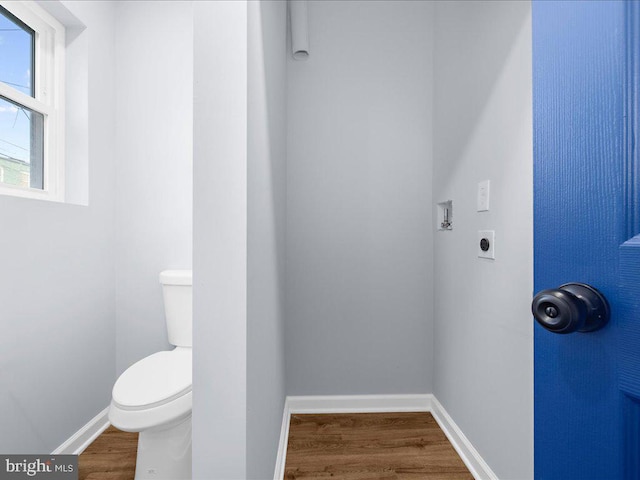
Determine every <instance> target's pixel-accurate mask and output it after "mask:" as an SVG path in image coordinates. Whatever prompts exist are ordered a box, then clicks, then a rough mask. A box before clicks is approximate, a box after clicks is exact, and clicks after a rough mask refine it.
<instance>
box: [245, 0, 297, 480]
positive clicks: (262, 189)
mask: <svg viewBox="0 0 640 480" xmlns="http://www.w3.org/2000/svg"><path fill="white" fill-rule="evenodd" d="M286 7H287V5H286V2H284V1H270V2H250V3H249V9H248V15H249V18H248V47H249V48H248V59H247V62H248V63H247V65H248V66H247V69H248V102H249V103H248V139H247V141H248V173H247V174H248V178H247V182H248V198H247V202H248V205H247V209H248V212H247V216H248V217H247V221H248V226H247V235H248V239H247V248H248V251H247V262H248V264H247V265H248V271H247V478H250V479H266V478H271V477H273V469H274V466H275V460H276V453H277V449H278V438H279V435H280V425H281V423H282V409H283V406H284V397H285V386H284V331H283V330H284V240H285V238H284V235H285V194H286V185H285V180H286V179H285V159H286V109H285V101H286V98H285V92H286V85H287V79H286V63H285V62H286V32H287V29H286V26H287V25H286V21H287V10H286Z"/></svg>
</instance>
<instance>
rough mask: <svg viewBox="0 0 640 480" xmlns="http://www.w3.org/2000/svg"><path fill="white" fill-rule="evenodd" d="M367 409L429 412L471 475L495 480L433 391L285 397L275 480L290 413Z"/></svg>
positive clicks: (281, 473) (282, 464)
mask: <svg viewBox="0 0 640 480" xmlns="http://www.w3.org/2000/svg"><path fill="white" fill-rule="evenodd" d="M367 412H431V414H432V415H433V417H434V418H435V420H436V422H438V425H440V428H441V429H442V430H443V431H444V433H445V435H446V436H447V438H448V439H449V441H450V442H451V444H452V445H453V448H455V450H456V452H458V455H460V458H462V461H463V462H464V464H465V465H466V466H467V468H468V469H469V471H470V472H471V474H472V475H473V477H474V478H475V479H476V480H498V477H497V476H496V475H495V473H493V471H492V470H491V468H489V465H487V463H486V462H485V461H484V460H483V459H482V457H481V456H480V454H479V453H478V451H477V450H476V449H475V448H474V447H473V445H472V444H471V442H470V441H469V439H468V438H467V437H466V436H465V435H464V433H462V430H460V428H459V427H458V426H457V425H456V424H455V422H454V421H453V419H452V418H451V417H450V416H449V414H448V413H447V412H446V410H445V409H444V407H443V406H442V405H441V404H440V402H438V400H437V399H436V398H435V397H434V396H433V395H432V394H417V395H339V396H336V395H322V396H294V397H287V398H286V400H285V403H284V412H283V415H282V428H281V430H280V443H279V446H278V455H277V458H276V468H275V472H274V476H273V478H274V480H283V478H284V468H285V464H286V460H287V442H288V439H289V419H290V417H291V414H293V413H367Z"/></svg>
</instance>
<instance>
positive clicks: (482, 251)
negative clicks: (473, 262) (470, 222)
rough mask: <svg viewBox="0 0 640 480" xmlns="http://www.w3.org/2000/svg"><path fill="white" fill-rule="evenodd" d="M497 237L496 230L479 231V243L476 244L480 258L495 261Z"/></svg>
mask: <svg viewBox="0 0 640 480" xmlns="http://www.w3.org/2000/svg"><path fill="white" fill-rule="evenodd" d="M495 237H496V232H495V231H494V230H478V243H477V244H476V248H477V249H478V257H480V258H489V259H491V260H495V258H496V251H495V248H496V247H495V244H496V241H495V240H496V239H495Z"/></svg>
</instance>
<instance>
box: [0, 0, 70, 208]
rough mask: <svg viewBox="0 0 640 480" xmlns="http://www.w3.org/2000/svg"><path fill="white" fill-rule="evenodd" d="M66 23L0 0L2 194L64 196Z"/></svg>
mask: <svg viewBox="0 0 640 480" xmlns="http://www.w3.org/2000/svg"><path fill="white" fill-rule="evenodd" d="M64 37H65V31H64V27H63V26H62V25H61V24H60V23H59V22H58V21H57V20H55V19H54V18H53V17H51V15H49V14H48V13H47V12H45V11H44V10H43V9H42V8H40V7H39V6H38V5H36V4H33V3H31V2H29V3H27V2H17V1H13V2H4V1H0V171H1V172H2V175H1V176H0V193H2V194H9V195H17V196H26V197H32V198H42V199H49V200H58V201H62V200H63V199H64V169H63V165H64V164H63V160H64V158H63V156H64V128H63V127H64V98H63V97H64V45H65V38H64Z"/></svg>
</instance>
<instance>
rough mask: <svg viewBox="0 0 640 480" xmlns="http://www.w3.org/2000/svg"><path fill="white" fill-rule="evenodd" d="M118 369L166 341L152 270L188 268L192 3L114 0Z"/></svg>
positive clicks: (163, 347) (159, 291) (158, 290)
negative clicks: (119, 0) (115, 20)
mask: <svg viewBox="0 0 640 480" xmlns="http://www.w3.org/2000/svg"><path fill="white" fill-rule="evenodd" d="M116 15H117V22H116V53H117V63H116V67H117V68H116V91H117V107H116V125H117V127H116V128H117V133H116V142H117V149H116V155H115V157H114V161H115V165H116V192H117V195H116V225H115V231H116V257H115V261H116V264H115V265H116V335H117V336H116V348H117V372H118V373H122V372H123V371H124V370H125V369H126V368H127V367H129V366H130V365H131V364H132V363H134V362H136V361H137V360H140V359H141V358H143V357H145V356H147V355H150V354H152V353H154V352H157V351H159V350H166V349H169V348H170V345H169V344H168V343H167V329H166V325H165V320H164V308H163V304H162V289H161V287H160V284H159V283H158V274H159V273H160V271H162V270H165V269H169V268H171V269H182V268H191V255H192V200H193V199H192V196H193V186H192V183H193V180H192V178H193V147H192V143H193V8H192V3H191V2H188V1H180V2H170V1H167V2H147V1H143V2H136V1H127V2H116Z"/></svg>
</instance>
